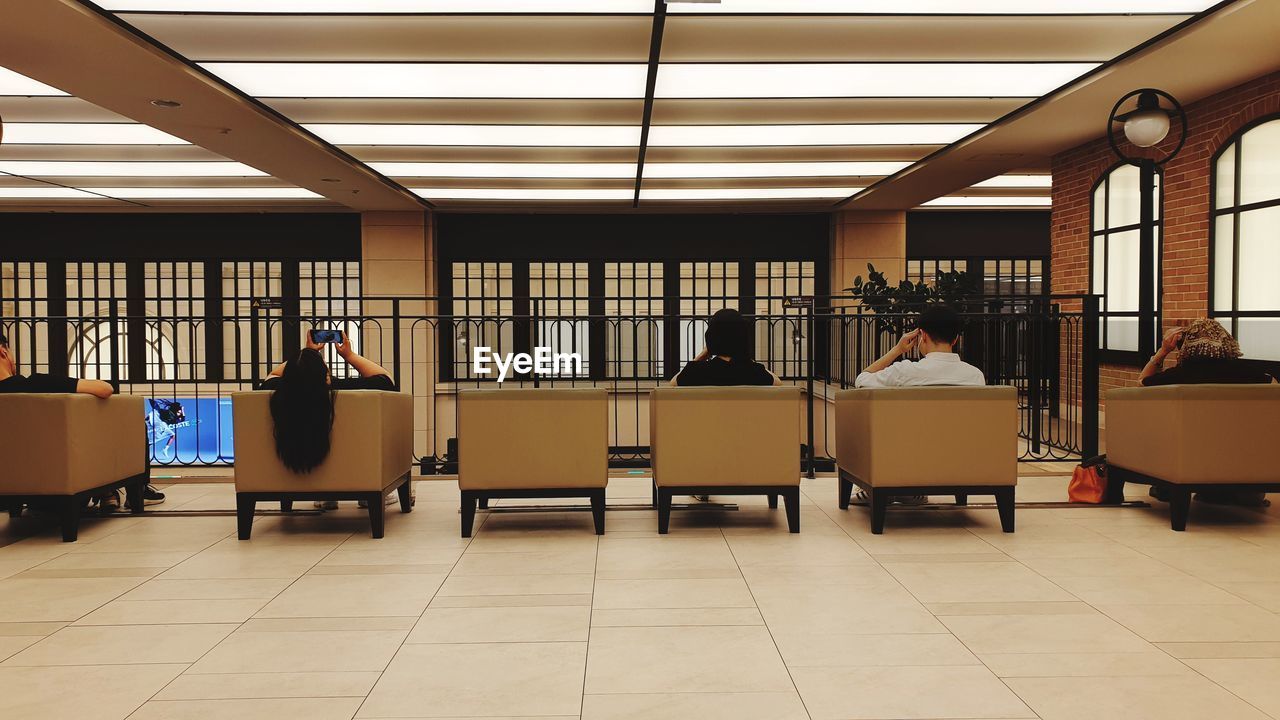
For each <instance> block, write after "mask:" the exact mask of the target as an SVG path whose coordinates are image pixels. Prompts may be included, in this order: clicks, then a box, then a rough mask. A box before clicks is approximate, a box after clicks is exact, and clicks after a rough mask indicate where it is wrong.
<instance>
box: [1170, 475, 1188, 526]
mask: <svg viewBox="0 0 1280 720" xmlns="http://www.w3.org/2000/svg"><path fill="white" fill-rule="evenodd" d="M1190 515H1191V491H1190V490H1188V489H1187V488H1184V487H1179V486H1177V485H1170V486H1169V526H1170V527H1172V528H1173V529H1174V530H1176V531H1178V532H1182V531H1183V530H1186V529H1187V518H1188V517H1189V516H1190Z"/></svg>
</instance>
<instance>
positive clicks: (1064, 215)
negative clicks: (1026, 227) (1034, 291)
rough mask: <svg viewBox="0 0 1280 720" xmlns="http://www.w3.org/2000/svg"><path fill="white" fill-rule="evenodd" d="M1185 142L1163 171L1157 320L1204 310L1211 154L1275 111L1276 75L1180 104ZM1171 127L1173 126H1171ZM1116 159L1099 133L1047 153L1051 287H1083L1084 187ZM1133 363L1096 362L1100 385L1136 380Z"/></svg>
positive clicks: (1279, 106) (1279, 85) (1170, 322)
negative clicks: (1050, 189) (1050, 155)
mask: <svg viewBox="0 0 1280 720" xmlns="http://www.w3.org/2000/svg"><path fill="white" fill-rule="evenodd" d="M1186 109H1187V143H1186V146H1185V147H1183V149H1182V152H1180V153H1179V154H1178V156H1177V157H1176V158H1174V159H1173V160H1171V161H1170V162H1169V164H1168V165H1166V166H1165V169H1164V207H1163V208H1162V210H1163V213H1162V214H1163V216H1164V222H1165V227H1164V254H1163V258H1162V259H1163V274H1164V278H1163V280H1164V294H1163V298H1162V301H1163V311H1164V325H1165V326H1166V327H1172V326H1174V325H1181V324H1184V323H1185V322H1187V321H1188V320H1193V319H1195V318H1200V317H1204V316H1205V315H1207V314H1208V311H1209V191H1210V188H1209V174H1210V173H1209V170H1210V163H1211V161H1212V158H1213V155H1214V154H1215V153H1216V152H1217V151H1218V149H1219V148H1221V147H1222V144H1223V143H1224V142H1226V141H1227V139H1229V138H1230V137H1231V135H1233V134H1234V133H1235V132H1236V131H1237V130H1239V129H1240V128H1241V127H1243V126H1244V125H1246V124H1248V123H1249V122H1251V121H1253V120H1255V119H1257V118H1260V117H1263V116H1266V115H1272V114H1275V113H1278V112H1280V73H1272V74H1270V75H1264V76H1262V77H1260V78H1256V79H1254V80H1251V81H1249V82H1247V83H1244V84H1243V85H1239V86H1236V87H1234V88H1231V89H1229V90H1226V91H1224V92H1221V93H1218V94H1217V95H1212V96H1210V97H1208V98H1205V99H1203V100H1200V101H1199V102H1196V103H1193V104H1190V105H1188V106H1187V108H1186ZM1175 131H1176V130H1175ZM1115 163H1116V157H1115V155H1114V154H1113V153H1112V152H1111V148H1110V146H1109V145H1108V144H1107V141H1106V138H1099V139H1097V140H1094V141H1093V142H1089V143H1086V144H1084V145H1081V146H1080V147H1077V148H1073V149H1071V150H1068V151H1066V152H1063V153H1060V154H1058V155H1055V156H1054V158H1053V221H1052V228H1051V242H1052V247H1053V265H1052V269H1053V292H1055V293H1063V294H1073V293H1085V292H1088V291H1089V243H1090V240H1089V231H1090V206H1089V203H1090V190H1091V189H1092V188H1093V185H1094V183H1096V182H1097V181H1098V178H1100V177H1101V176H1102V174H1103V173H1105V172H1106V171H1107V170H1108V169H1110V168H1111V167H1112V166H1113V165H1114V164H1115ZM1139 370H1140V368H1136V367H1127V366H1118V365H1104V366H1103V367H1102V370H1101V373H1100V386H1101V391H1102V392H1103V393H1105V392H1106V391H1107V390H1108V389H1110V388H1116V387H1126V386H1131V385H1136V384H1137V378H1138V372H1139Z"/></svg>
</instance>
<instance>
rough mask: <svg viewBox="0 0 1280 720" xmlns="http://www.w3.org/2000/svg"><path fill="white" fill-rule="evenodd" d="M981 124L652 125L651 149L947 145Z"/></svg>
mask: <svg viewBox="0 0 1280 720" xmlns="http://www.w3.org/2000/svg"><path fill="white" fill-rule="evenodd" d="M981 127H982V126H981V125H954V124H925V123H922V124H901V125H654V126H653V127H651V128H649V145H650V146H653V147H749V146H788V145H947V144H949V143H952V142H955V141H956V140H959V139H960V138H962V137H964V136H965V135H968V134H969V133H972V132H975V131H977V130H978V129H980V128H981Z"/></svg>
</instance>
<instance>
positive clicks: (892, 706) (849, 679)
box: [791, 666, 1035, 720]
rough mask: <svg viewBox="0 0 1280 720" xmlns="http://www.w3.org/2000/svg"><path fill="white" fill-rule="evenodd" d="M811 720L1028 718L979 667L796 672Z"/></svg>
mask: <svg viewBox="0 0 1280 720" xmlns="http://www.w3.org/2000/svg"><path fill="white" fill-rule="evenodd" d="M791 675H792V677H794V678H795V682H796V687H797V688H799V690H800V697H801V698H803V699H804V704H805V707H806V708H808V710H809V715H810V716H811V717H813V718H814V720H828V719H830V720H837V719H840V720H844V719H846V718H850V719H851V718H876V719H880V718H886V719H889V718H893V719H897V718H902V719H907V718H1034V717H1035V714H1034V713H1032V712H1031V710H1030V709H1029V708H1027V706H1026V705H1024V704H1023V702H1022V701H1021V700H1019V699H1018V697H1017V696H1016V695H1014V694H1013V693H1012V692H1010V691H1009V689H1008V688H1007V687H1005V685H1004V683H1002V682H1001V681H1000V679H999V678H997V677H996V676H995V675H992V674H991V672H990V671H988V670H987V669H986V668H985V667H980V666H978V667H893V668H866V667H860V668H796V669H794V670H792V672H791Z"/></svg>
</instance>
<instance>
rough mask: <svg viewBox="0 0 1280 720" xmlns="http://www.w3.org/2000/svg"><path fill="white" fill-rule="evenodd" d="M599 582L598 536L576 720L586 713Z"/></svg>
mask: <svg viewBox="0 0 1280 720" xmlns="http://www.w3.org/2000/svg"><path fill="white" fill-rule="evenodd" d="M598 582H600V536H599V535H597V536H596V557H595V563H594V565H593V566H592V568H591V602H590V603H589V604H588V605H587V643H586V645H585V646H584V647H583V652H582V693H581V694H580V695H579V696H578V720H582V716H583V714H584V713H586V711H587V675H588V672H589V671H590V669H591V631H592V629H593V626H594V623H595V616H596V583H598Z"/></svg>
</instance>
